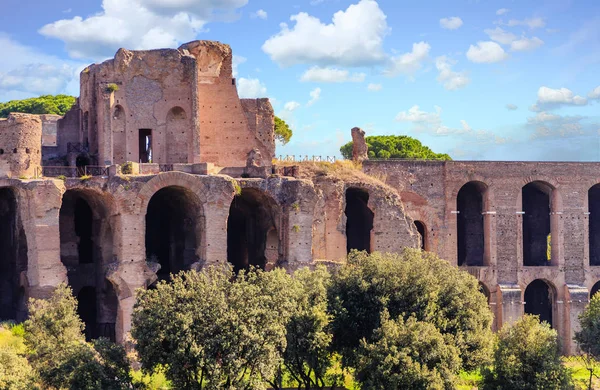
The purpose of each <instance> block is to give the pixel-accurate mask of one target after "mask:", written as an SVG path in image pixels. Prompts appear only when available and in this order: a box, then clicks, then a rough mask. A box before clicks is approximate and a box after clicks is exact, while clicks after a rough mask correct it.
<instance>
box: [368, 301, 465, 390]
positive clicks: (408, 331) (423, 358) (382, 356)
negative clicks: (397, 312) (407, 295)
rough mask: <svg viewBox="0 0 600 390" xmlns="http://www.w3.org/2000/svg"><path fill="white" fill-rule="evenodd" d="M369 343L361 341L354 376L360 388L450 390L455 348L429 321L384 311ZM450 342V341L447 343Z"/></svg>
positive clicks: (455, 369) (457, 361) (456, 364)
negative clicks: (360, 385)
mask: <svg viewBox="0 0 600 390" xmlns="http://www.w3.org/2000/svg"><path fill="white" fill-rule="evenodd" d="M372 339H373V340H372V342H371V343H368V342H366V341H365V340H364V339H363V340H362V342H361V344H362V348H361V349H360V352H359V357H358V365H357V370H356V376H357V378H358V380H359V381H360V382H361V384H362V387H361V388H362V389H365V390H367V389H373V390H375V389H387V390H401V389H411V390H421V389H422V390H434V389H439V390H443V389H453V388H454V387H455V386H454V382H455V373H456V372H458V369H459V368H460V357H459V351H458V349H457V348H456V347H455V346H453V345H452V344H451V342H452V340H451V339H448V340H446V338H445V337H444V336H443V335H442V334H441V333H440V331H439V330H438V329H437V328H436V327H435V326H434V325H433V324H431V323H428V322H422V321H417V320H416V319H415V317H414V316H411V317H409V318H408V320H406V321H404V320H403V319H402V317H400V318H398V319H396V320H391V319H390V318H389V314H388V313H387V310H384V312H383V313H382V316H381V327H380V328H379V329H376V330H375V332H374V335H373V338H372ZM448 341H450V343H449V342H448Z"/></svg>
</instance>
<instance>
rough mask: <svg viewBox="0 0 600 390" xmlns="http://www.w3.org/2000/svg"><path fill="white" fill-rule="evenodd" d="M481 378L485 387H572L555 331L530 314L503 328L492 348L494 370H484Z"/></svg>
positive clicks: (526, 389) (561, 389)
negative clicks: (495, 344)
mask: <svg viewBox="0 0 600 390" xmlns="http://www.w3.org/2000/svg"><path fill="white" fill-rule="evenodd" d="M483 382H484V386H483V388H484V389H485V390H503V389H522V390H530V389H531V390H534V389H549V390H551V389H556V390H568V389H573V384H572V382H571V377H570V374H569V372H568V370H567V369H566V368H565V367H564V366H563V364H562V361H561V358H560V348H559V345H558V336H557V333H556V331H555V330H553V329H551V328H550V325H549V324H548V323H546V322H544V323H540V321H539V318H538V317H537V316H531V315H525V316H523V317H522V318H521V319H519V320H518V321H517V322H516V323H515V324H514V325H512V326H504V327H503V328H502V330H501V331H500V333H499V334H498V344H497V346H496V349H495V351H494V370H493V371H490V370H486V372H485V373H484V381H483Z"/></svg>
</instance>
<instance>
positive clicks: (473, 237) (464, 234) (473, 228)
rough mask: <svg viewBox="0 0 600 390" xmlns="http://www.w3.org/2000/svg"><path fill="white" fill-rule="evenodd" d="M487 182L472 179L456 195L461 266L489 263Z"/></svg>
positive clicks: (459, 260) (459, 261)
mask: <svg viewBox="0 0 600 390" xmlns="http://www.w3.org/2000/svg"><path fill="white" fill-rule="evenodd" d="M487 195H488V186H487V184H485V183H483V182H480V181H471V182H468V183H466V184H465V185H463V186H462V187H461V189H460V190H459V191H458V194H457V196H456V209H457V211H458V215H457V221H456V226H457V252H458V265H459V266H463V265H464V266H484V265H489V254H488V252H489V243H488V242H487V240H486V238H487V237H486V236H487V235H486V228H485V226H486V223H485V222H486V218H487V214H484V211H486V209H487V203H488V201H487Z"/></svg>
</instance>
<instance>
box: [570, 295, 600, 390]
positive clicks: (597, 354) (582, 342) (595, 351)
mask: <svg viewBox="0 0 600 390" xmlns="http://www.w3.org/2000/svg"><path fill="white" fill-rule="evenodd" d="M579 324H580V325H581V330H580V331H578V332H576V333H575V341H577V343H578V344H579V348H581V350H582V351H583V352H584V355H587V356H584V357H583V358H582V360H583V361H584V363H587V364H585V366H586V367H587V368H588V371H589V373H590V377H589V388H590V389H591V388H592V378H593V377H594V375H595V372H594V364H593V363H594V361H593V360H596V361H598V360H600V294H595V295H594V296H593V297H592V299H591V300H590V303H589V305H588V306H587V307H586V308H585V310H584V311H583V312H582V313H581V314H580V315H579ZM590 358H592V359H593V360H592V359H590Z"/></svg>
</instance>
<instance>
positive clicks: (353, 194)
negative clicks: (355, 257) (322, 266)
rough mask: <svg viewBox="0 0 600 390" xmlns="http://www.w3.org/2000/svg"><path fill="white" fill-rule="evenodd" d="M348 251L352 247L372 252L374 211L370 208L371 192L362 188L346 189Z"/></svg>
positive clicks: (348, 251)
mask: <svg viewBox="0 0 600 390" xmlns="http://www.w3.org/2000/svg"><path fill="white" fill-rule="evenodd" d="M344 213H345V215H346V251H347V253H350V251H351V250H352V249H357V250H359V251H367V252H368V253H371V231H372V230H373V217H374V213H373V211H371V209H370V208H369V192H368V191H367V190H365V189H362V188H356V187H350V188H348V189H347V190H346V208H345V211H344Z"/></svg>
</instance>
